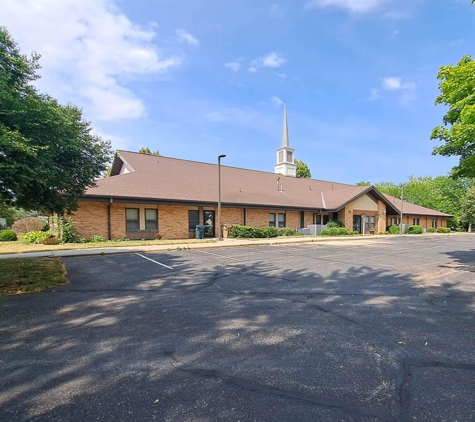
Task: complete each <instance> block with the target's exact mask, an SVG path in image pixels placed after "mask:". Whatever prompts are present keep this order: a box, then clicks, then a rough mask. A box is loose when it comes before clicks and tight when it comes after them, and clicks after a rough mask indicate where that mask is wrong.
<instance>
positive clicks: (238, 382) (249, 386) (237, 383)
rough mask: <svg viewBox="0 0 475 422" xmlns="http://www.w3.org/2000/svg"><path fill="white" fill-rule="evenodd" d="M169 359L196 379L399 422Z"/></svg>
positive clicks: (374, 412)
mask: <svg viewBox="0 0 475 422" xmlns="http://www.w3.org/2000/svg"><path fill="white" fill-rule="evenodd" d="M168 357H169V358H170V360H171V364H172V366H173V367H174V368H175V369H177V370H178V371H181V372H185V373H188V374H191V375H194V376H196V377H200V378H205V379H210V380H214V381H217V382H221V383H224V384H228V385H231V386H233V387H238V388H241V389H243V390H247V391H252V392H254V393H261V394H265V395H269V396H273V397H278V398H284V399H289V400H296V401H299V402H303V403H306V404H309V405H313V406H318V407H324V408H328V409H332V410H339V411H342V412H344V413H346V414H348V415H358V416H363V417H372V418H376V419H378V420H381V421H384V422H396V421H397V419H396V418H395V417H394V416H393V415H390V414H388V413H386V412H385V411H383V410H379V409H372V408H369V407H364V406H355V405H350V404H347V403H345V402H343V401H339V400H331V399H323V398H318V397H313V396H310V395H308V394H305V393H301V392H298V391H292V390H286V389H282V388H278V387H272V386H269V385H263V384H260V383H256V382H252V381H249V380H246V379H243V378H239V377H235V376H232V375H228V374H225V373H223V372H221V371H218V370H216V369H203V368H192V367H188V366H185V365H182V364H180V363H179V361H178V360H177V359H176V358H175V357H174V356H173V355H169V356H168Z"/></svg>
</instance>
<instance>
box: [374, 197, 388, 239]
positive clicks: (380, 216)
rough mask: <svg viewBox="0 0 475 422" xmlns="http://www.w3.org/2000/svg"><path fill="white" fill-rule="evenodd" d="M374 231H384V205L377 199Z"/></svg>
mask: <svg viewBox="0 0 475 422" xmlns="http://www.w3.org/2000/svg"><path fill="white" fill-rule="evenodd" d="M377 220H378V221H377V223H376V224H377V227H376V231H377V232H378V233H386V205H385V204H384V202H383V201H381V200H379V201H378V219H377Z"/></svg>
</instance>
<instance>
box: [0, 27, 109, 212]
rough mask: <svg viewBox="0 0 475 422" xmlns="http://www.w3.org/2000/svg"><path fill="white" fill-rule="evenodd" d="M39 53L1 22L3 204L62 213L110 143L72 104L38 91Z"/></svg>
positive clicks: (102, 162) (104, 159) (98, 168)
mask: <svg viewBox="0 0 475 422" xmlns="http://www.w3.org/2000/svg"><path fill="white" fill-rule="evenodd" d="M38 69H39V56H38V55H37V54H33V55H32V56H31V57H30V58H28V57H27V56H25V55H22V54H21V53H20V50H19V48H18V46H17V44H16V43H15V42H14V40H13V39H12V38H11V36H10V34H9V33H8V31H7V30H6V29H5V28H1V27H0V204H3V205H5V204H6V205H13V206H16V207H23V208H25V209H32V210H42V211H49V212H63V211H64V210H71V209H75V208H76V207H77V199H78V197H80V196H81V195H82V194H83V192H84V190H85V189H86V188H87V187H89V186H93V185H94V180H95V179H97V178H98V177H99V176H100V174H101V173H102V172H103V171H104V170H105V169H106V168H107V163H108V162H109V160H110V158H111V150H110V145H109V143H108V142H104V141H103V140H101V139H100V138H99V137H98V136H96V135H93V134H92V133H91V127H90V123H89V122H86V121H84V120H83V119H82V115H81V111H80V110H79V109H78V108H76V107H74V106H72V105H69V104H68V105H66V106H64V105H61V104H59V103H58V102H57V101H56V100H55V99H54V98H52V97H50V96H49V95H47V94H43V93H41V92H39V91H38V90H37V89H36V88H35V87H34V86H33V85H32V82H33V81H35V80H36V79H38V78H39V76H38V74H37V70H38Z"/></svg>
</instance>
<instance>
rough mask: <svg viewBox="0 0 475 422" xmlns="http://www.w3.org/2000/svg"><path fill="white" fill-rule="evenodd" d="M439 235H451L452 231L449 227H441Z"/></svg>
mask: <svg viewBox="0 0 475 422" xmlns="http://www.w3.org/2000/svg"><path fill="white" fill-rule="evenodd" d="M437 233H450V229H449V228H448V227H439V228H438V229H437Z"/></svg>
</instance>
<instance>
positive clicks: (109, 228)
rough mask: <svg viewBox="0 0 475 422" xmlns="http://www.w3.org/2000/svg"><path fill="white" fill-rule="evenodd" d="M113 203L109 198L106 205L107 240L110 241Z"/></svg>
mask: <svg viewBox="0 0 475 422" xmlns="http://www.w3.org/2000/svg"><path fill="white" fill-rule="evenodd" d="M113 202H114V200H113V199H112V198H109V203H108V204H107V238H108V239H109V240H112V228H111V205H112V203H113Z"/></svg>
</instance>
